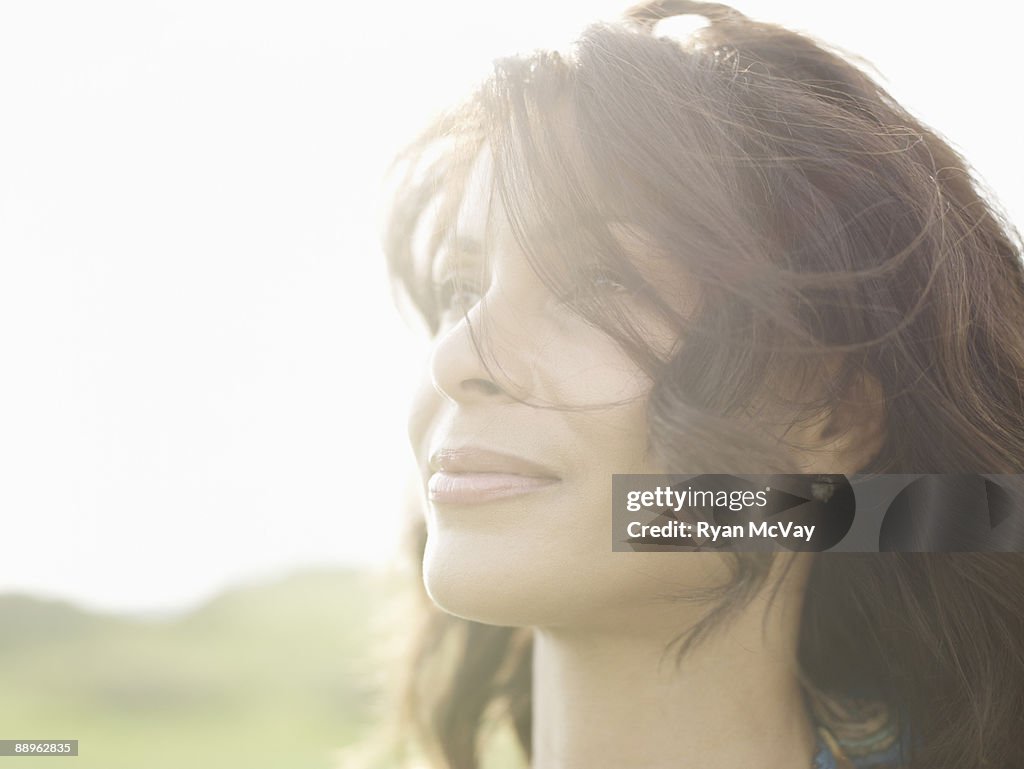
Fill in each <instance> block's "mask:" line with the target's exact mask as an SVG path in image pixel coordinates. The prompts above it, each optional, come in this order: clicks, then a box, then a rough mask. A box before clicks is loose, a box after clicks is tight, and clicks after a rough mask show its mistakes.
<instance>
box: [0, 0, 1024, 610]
mask: <svg viewBox="0 0 1024 769" xmlns="http://www.w3.org/2000/svg"><path fill="white" fill-rule="evenodd" d="M736 5H737V7H739V8H740V9H741V10H744V11H745V12H747V13H749V14H751V15H754V16H757V17H759V18H764V19H768V20H772V21H778V22H781V23H785V24H788V25H790V26H794V27H796V28H799V29H802V30H805V31H810V32H812V33H814V34H816V35H818V36H819V37H821V38H823V39H825V40H827V41H830V42H833V43H835V44H837V45H840V46H842V47H844V48H846V49H848V50H850V51H854V52H857V53H860V54H862V55H864V56H865V57H867V58H868V59H869V60H871V61H873V62H874V63H875V64H876V66H877V67H878V68H879V69H880V70H881V72H882V73H883V74H884V75H885V76H886V78H887V80H886V82H887V84H888V86H889V87H890V90H891V91H892V92H893V93H894V95H895V96H896V97H897V98H899V99H901V100H902V101H903V102H904V103H905V104H907V106H909V107H910V108H911V109H913V110H915V111H916V112H917V113H918V114H919V115H920V116H922V117H923V118H924V119H925V120H926V121H927V122H929V123H931V124H932V125H933V126H935V127H937V128H938V129H939V130H941V131H942V132H943V133H944V134H945V135H946V136H947V137H948V138H949V139H950V140H952V141H953V142H954V143H955V144H956V145H958V146H959V147H960V148H961V149H962V150H963V152H964V153H965V154H966V155H967V157H968V159H970V160H971V161H972V162H973V164H974V166H975V167H976V168H977V169H978V171H979V173H980V174H981V175H982V177H983V178H984V179H985V180H986V181H987V182H988V184H989V186H990V187H991V188H992V189H993V190H994V191H995V192H996V194H997V195H998V196H999V197H1000V198H1001V199H1002V201H1003V203H1004V205H1005V207H1006V209H1007V210H1008V211H1009V212H1010V214H1011V217H1013V219H1014V221H1016V222H1018V223H1020V222H1021V221H1022V214H1024V181H1022V179H1024V174H1022V173H1021V171H1022V170H1024V169H1022V162H1021V150H1022V146H1021V139H1020V137H1021V130H1020V126H1019V123H1018V120H1019V117H1020V115H1019V112H1018V107H1017V105H1018V103H1019V94H1020V84H1019V75H1020V67H1019V60H1018V56H1019V46H1020V41H1019V39H1018V38H1019V29H1020V26H1019V23H1015V22H1014V21H1013V20H1012V19H1009V18H1007V17H1006V16H1007V12H1008V11H1007V9H1008V8H1010V7H1011V6H1009V5H1008V4H1006V3H997V2H988V1H986V2H975V3H973V4H972V5H971V8H970V11H971V13H970V15H969V16H968V15H963V14H961V15H942V14H940V13H939V12H938V10H937V6H936V5H935V4H934V3H930V2H922V1H918V0H915V1H914V2H902V3H892V2H883V1H882V0H865V1H864V2H859V3H846V4H842V3H822V2H820V1H819V2H795V1H793V2H789V1H786V0H779V2H762V3H759V4H758V3H750V2H737V3H736ZM623 7H624V3H620V2H608V0H592V1H590V2H572V1H570V0H560V2H558V3H552V2H551V1H550V0H544V1H543V2H541V1H538V0H520V1H519V2H516V3H513V4H507V3H504V4H501V3H498V4H496V3H481V2H467V1H466V0H432V2H427V3H425V2H422V1H420V0H415V1H414V0H389V2H387V3H372V2H371V3H355V2H345V3H339V2H336V1H335V0H330V1H329V2H328V1H327V0H290V2H283V1H281V0H278V2H266V1H265V0H260V1H258V2H254V1H253V0H247V1H246V2H242V0H149V1H148V2H145V3H139V2H135V1H134V0H116V1H115V0H93V1H92V2H89V3H82V2H76V1H74V0H32V1H31V2H30V1H29V0H22V1H21V2H17V1H12V2H5V3H4V4H3V5H2V6H0V104H2V110H3V111H2V118H0V356H2V358H0V359H2V363H0V365H2V368H0V542H2V543H3V547H2V558H0V591H3V590H29V591H32V592H34V593H37V594H41V595H48V596H62V597H68V598H72V599H75V600H77V601H79V602H81V603H83V604H85V605H87V606H90V607H95V608H109V609H129V610H145V611H161V610H171V609H176V608H181V607H185V606H188V605H191V604H193V603H194V602H196V601H199V600H201V599H203V598H205V597H207V596H208V595H210V594H211V593H213V592H215V591H217V590H219V589H221V588H222V587H224V586H225V585H227V584H230V583H233V582H237V581H240V580H247V579H251V578H263V577H267V576H273V575H276V574H281V573H284V572H286V571H287V570H289V569H291V568H294V567H298V566H309V565H321V564H324V565H326V564H336V563H350V562H360V563H365V564H381V563H385V562H387V561H388V559H390V558H392V557H393V554H394V551H395V547H396V543H397V532H398V520H399V514H398V512H397V511H398V508H399V503H398V502H399V496H400V491H401V488H402V485H403V482H404V478H405V477H406V475H407V474H408V472H409V467H410V463H411V460H410V454H409V452H408V449H407V448H406V444H405V415H404V407H405V406H404V404H405V403H406V401H407V399H408V396H409V392H410V383H411V381H412V379H413V377H414V376H415V375H416V371H417V369H418V367H419V365H420V362H421V360H422V351H421V350H420V348H419V347H418V345H417V339H416V338H415V337H414V336H412V335H411V334H410V332H408V331H406V330H405V329H404V327H403V326H402V324H401V321H400V320H399V319H398V318H397V317H396V315H395V313H394V311H393V310H392V308H391V306H390V304H389V300H388V296H387V289H386V284H385V278H384V268H383V264H382V258H381V255H380V253H379V249H378V246H377V241H376V237H377V226H378V221H379V215H378V210H379V202H380V192H379V189H380V184H379V183H380V179H381V176H382V173H383V171H384V167H385V164H386V162H387V160H388V159H389V158H390V156H391V155H392V153H393V152H394V151H395V150H396V149H397V148H398V147H399V146H400V145H401V144H402V143H403V142H404V141H405V140H406V139H408V138H409V137H410V136H411V135H412V134H413V132H414V130H415V129H416V128H417V127H418V126H420V125H421V124H422V123H423V122H424V121H425V120H426V118H427V116H428V115H429V114H430V113H431V111H433V110H435V109H437V108H439V107H441V106H443V105H445V104H447V103H448V102H449V101H450V100H452V99H453V98H455V97H457V96H459V95H461V94H462V93H463V92H464V91H465V90H466V88H467V87H468V86H469V85H470V84H471V83H472V82H473V81H475V80H476V79H477V78H478V77H480V76H481V75H483V74H484V73H485V72H486V71H487V69H488V67H489V62H490V60H491V59H493V58H495V57H497V56H499V55H506V54H510V53H513V52H515V51H518V50H523V49H528V48H533V47H537V46H545V45H555V46H560V45H561V44H562V43H563V42H564V41H566V40H569V39H571V38H572V37H574V36H575V33H576V32H577V31H578V30H579V29H581V28H582V26H583V25H584V24H585V23H587V22H589V21H593V20H596V19H598V18H602V17H612V16H614V15H616V14H617V13H618V12H619V11H620V10H621V9H622V8H623ZM1018 22H1019V19H1018Z"/></svg>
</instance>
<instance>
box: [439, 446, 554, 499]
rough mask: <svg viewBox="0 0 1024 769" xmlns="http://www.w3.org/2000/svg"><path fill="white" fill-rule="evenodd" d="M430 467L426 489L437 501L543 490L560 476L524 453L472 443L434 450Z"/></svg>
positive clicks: (497, 496) (492, 496) (511, 495)
mask: <svg viewBox="0 0 1024 769" xmlns="http://www.w3.org/2000/svg"><path fill="white" fill-rule="evenodd" d="M430 470H431V471H432V472H431V476H430V480H429V481H428V482H427V492H428V496H429V498H430V501H431V502H434V503H435V504H462V505H465V504H481V503H484V502H489V501H492V500H497V499H505V498H508V497H515V496H520V495H522V494H529V493H532V492H535V491H540V490H541V489H544V488H547V487H550V486H553V485H554V484H557V483H559V482H560V480H561V479H560V478H559V477H558V476H557V475H555V473H554V472H553V471H552V470H551V469H550V468H547V467H545V466H543V465H541V464H538V463H536V462H533V461H531V460H528V459H526V458H524V457H520V456H516V455H514V454H506V453H502V452H498V451H492V450H490V449H484V448H479V447H473V446H468V447H461V448H441V449H439V450H437V451H435V452H434V453H433V454H432V455H431V457H430Z"/></svg>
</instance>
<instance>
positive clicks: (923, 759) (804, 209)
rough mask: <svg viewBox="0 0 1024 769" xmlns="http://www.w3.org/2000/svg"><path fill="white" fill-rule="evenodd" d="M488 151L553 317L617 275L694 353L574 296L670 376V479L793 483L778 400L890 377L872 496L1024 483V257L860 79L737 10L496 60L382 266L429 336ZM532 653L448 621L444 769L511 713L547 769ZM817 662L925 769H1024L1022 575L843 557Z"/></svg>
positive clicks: (466, 760) (435, 699) (435, 685)
mask: <svg viewBox="0 0 1024 769" xmlns="http://www.w3.org/2000/svg"><path fill="white" fill-rule="evenodd" d="M678 14H697V15H700V16H703V17H705V18H706V19H707V20H708V22H709V23H708V24H707V25H706V26H705V27H703V28H702V29H700V30H699V31H698V32H696V33H695V34H694V35H693V36H692V37H691V38H690V39H688V40H686V41H679V40H675V39H671V38H668V37H662V36H658V35H656V34H655V33H654V31H655V25H656V22H657V21H658V20H659V19H661V18H664V17H667V16H672V15H678ZM484 146H487V147H489V148H490V150H491V152H492V154H493V158H494V174H493V194H497V195H499V196H500V197H501V200H502V203H503V204H504V207H505V209H506V211H507V212H508V216H509V221H510V224H511V226H512V230H513V233H514V234H515V236H516V238H517V240H518V241H519V245H520V246H521V247H522V249H523V251H524V253H525V254H526V255H527V257H528V258H529V259H530V260H531V263H532V264H533V265H534V267H535V269H536V270H537V271H538V274H540V275H541V276H542V277H544V278H545V280H547V281H548V282H549V283H550V284H551V286H552V288H553V289H554V290H557V291H559V292H564V291H565V290H566V285H565V280H566V278H565V276H566V275H572V274H573V270H574V269H577V267H575V266H574V265H578V263H579V261H580V260H579V259H578V255H579V254H583V253H585V254H589V255H593V258H594V259H596V260H598V261H599V262H600V263H602V264H603V265H605V266H607V267H609V268H613V269H614V270H615V271H616V274H617V275H619V276H621V277H622V280H623V282H625V283H627V284H628V285H630V286H632V287H633V288H634V289H635V290H642V291H645V292H646V293H645V296H647V297H649V299H650V301H651V302H652V303H653V304H654V305H655V306H656V307H657V308H658V311H659V312H660V313H661V314H662V315H663V317H664V318H665V319H666V320H668V321H670V322H671V323H672V324H674V327H675V328H677V329H678V332H679V340H680V343H679V344H678V345H677V346H676V348H674V349H673V351H672V353H671V355H670V356H669V357H667V358H666V357H665V356H664V355H659V354H657V353H656V351H654V350H652V349H650V348H649V347H648V345H647V344H646V343H645V337H644V334H643V330H642V329H640V328H638V327H636V326H635V325H634V324H633V322H632V319H631V318H630V317H629V314H628V313H623V312H621V311H619V310H618V309H617V307H616V306H615V303H614V302H610V301H607V299H606V298H605V297H602V296H600V295H594V294H589V293H586V292H583V293H582V294H579V295H577V301H576V302H575V306H576V308H577V310H578V311H579V312H580V313H581V314H582V315H584V316H585V317H587V318H588V319H590V320H592V321H593V322H594V323H596V324H598V325H599V326H600V327H601V328H603V329H605V330H606V331H607V332H608V333H609V334H611V335H612V336H613V337H615V338H616V339H617V340H619V341H620V343H621V344H622V345H623V346H624V347H625V348H626V349H627V350H629V351H630V352H631V353H632V354H633V355H634V356H635V358H636V360H637V361H638V362H639V363H640V364H641V365H643V366H644V368H645V369H646V370H647V371H648V372H649V373H651V375H652V376H653V378H654V382H655V383H654V387H653V390H652V392H651V397H650V405H649V410H648V421H649V435H650V445H651V448H652V451H654V452H655V453H656V454H657V456H658V457H660V458H661V459H662V460H663V461H664V463H665V465H666V466H667V467H673V468H680V470H679V471H680V472H682V471H685V472H727V471H732V472H743V471H746V472H768V471H775V470H781V471H783V472H788V471H792V468H790V467H781V466H780V464H779V462H778V460H777V459H776V456H777V454H778V452H777V448H776V447H774V446H769V445H767V444H765V445H760V444H757V443H754V444H752V443H751V441H750V436H749V434H747V433H746V432H744V431H741V430H739V429H738V427H737V425H738V418H739V417H743V418H757V416H758V414H759V413H760V412H758V411H757V409H756V408H755V406H754V404H763V403H773V404H783V405H786V406H787V407H789V408H792V409H796V410H797V413H798V414H813V413H818V412H820V411H821V410H823V409H831V408H834V407H835V406H836V405H837V404H838V403H839V402H840V401H841V400H842V399H843V398H844V397H846V396H847V394H848V393H849V392H851V388H854V387H855V385H856V383H857V382H858V380H859V378H860V377H861V376H862V375H863V374H864V373H865V372H867V373H870V374H871V375H872V376H873V377H875V378H876V379H877V381H878V382H879V383H880V385H881V389H882V391H883V392H884V397H885V410H886V417H885V418H886V421H887V427H888V430H887V437H886V440H885V443H884V445H883V447H882V449H881V451H880V452H879V453H878V455H877V456H876V457H875V458H874V459H873V460H872V461H871V462H870V464H869V465H868V466H867V467H865V468H863V469H862V472H893V473H897V472H898V473H947V472H955V473H1021V472H1024V267H1022V263H1021V245H1020V236H1019V235H1018V234H1017V233H1016V232H1015V231H1014V230H1013V228H1012V227H1011V226H1010V224H1009V223H1008V222H1007V221H1006V219H1005V217H1004V216H1003V215H1001V214H1000V212H999V211H998V209H997V208H996V207H995V205H994V204H993V203H992V202H991V201H989V200H986V196H983V194H982V189H983V188H982V187H981V185H980V182H979V181H978V180H977V179H976V178H974V177H973V176H972V174H971V171H970V169H969V167H968V166H967V164H966V163H965V161H964V160H963V159H962V158H961V157H959V155H958V154H957V153H956V152H955V151H954V150H953V149H951V148H950V146H949V145H948V144H947V143H946V142H944V141H943V140H942V139H941V138H940V137H939V136H938V135H936V133H935V132H933V131H932V130H930V129H929V128H928V127H926V126H924V125H923V124H922V123H921V122H920V121H918V120H917V119H915V118H914V117H913V116H912V115H910V114H909V113H908V112H907V111H906V110H904V109H903V108H902V107H901V106H900V105H899V104H897V103H896V102H895V101H894V100H893V99H892V97H891V96H890V95H889V94H888V93H887V92H886V91H885V90H884V89H883V88H882V87H880V86H879V85H878V84H877V83H876V82H875V81H874V80H873V79H872V78H870V77H869V76H868V75H867V74H865V73H864V72H863V71H862V70H861V69H859V68H858V67H857V66H854V64H852V63H851V62H850V61H849V57H846V56H842V55H839V54H837V53H836V52H834V51H832V50H829V49H828V48H826V47H825V46H824V45H822V44H820V43H818V42H815V41H813V40H811V39H810V38H808V37H806V36H804V35H801V34H797V33H795V32H793V31H790V30H787V29H784V28H781V27H779V26H775V25H771V24H766V23H761V22H757V21H753V20H751V19H748V18H747V17H745V16H743V15H742V14H740V13H738V12H737V11H735V10H733V9H731V8H729V7H728V6H724V5H719V4H713V3H695V2H669V1H668V0H666V1H665V2H650V3H647V4H645V5H641V6H637V7H636V8H634V9H632V10H631V11H629V12H628V13H627V15H626V18H625V19H624V20H623V22H621V23H617V24H600V25H595V26H592V27H590V28H588V29H587V30H586V31H585V33H584V34H583V36H582V37H581V38H580V39H579V40H578V41H577V43H576V44H575V46H574V48H573V50H572V51H571V52H570V53H568V54H560V53H556V52H537V53H534V54H532V55H529V56H522V57H513V58H507V59H503V60H500V61H498V62H496V65H495V72H494V74H493V76H492V77H490V78H489V79H488V80H487V81H486V82H485V83H483V84H482V85H481V86H480V87H479V89H478V90H477V91H476V92H475V93H474V94H473V95H472V96H471V98H470V99H469V100H467V101H466V102H465V103H464V104H462V105H460V106H459V107H458V108H457V109H454V110H452V111H450V112H448V113H445V114H444V115H442V116H440V117H439V118H438V119H437V120H436V121H435V122H434V124H433V125H431V126H430V127H429V129H428V130H427V131H426V132H425V133H424V134H423V135H422V136H421V137H420V138H419V139H418V140H417V141H416V142H415V143H414V144H413V145H412V146H411V147H410V148H409V150H408V151H407V152H406V153H404V154H403V155H402V156H401V158H400V160H401V161H403V162H404V163H405V164H406V166H405V167H406V169H407V174H406V175H405V177H404V179H403V180H402V182H401V184H400V185H399V187H398V191H397V194H396V196H395V200H394V205H393V207H392V210H391V217H390V220H389V223H388V226H387V229H386V231H385V250H386V253H387V257H388V262H389V266H390V269H391V271H392V274H393V276H394V278H395V282H396V286H398V287H400V289H401V291H402V293H403V294H404V296H406V297H408V298H409V299H410V300H411V302H412V304H413V305H414V306H415V307H416V308H417V309H418V311H419V312H420V313H421V315H422V317H423V318H424V319H425V320H426V322H427V324H428V326H429V327H430V328H431V329H432V330H433V331H436V330H437V328H438V305H437V298H436V296H435V294H434V289H433V287H432V286H431V285H430V281H429V279H428V273H427V272H426V271H425V269H426V265H428V264H429V262H430V260H431V259H432V258H433V255H434V254H435V253H436V252H437V250H438V249H440V248H442V247H443V246H444V243H445V238H446V237H449V236H450V234H451V229H452V226H451V225H452V223H453V221H454V219H455V217H456V215H457V211H458V205H459V202H460V197H461V195H462V194H463V191H464V189H465V183H466V179H467V175H468V173H469V167H470V164H471V162H472V160H473V159H474V158H476V157H477V156H478V155H479V152H480V150H481V149H482V148H483V147H484ZM566 222H572V223H573V226H571V227H566V226H565V223H566ZM616 223H625V224H626V225H627V226H628V228H629V231H630V232H631V233H634V234H635V235H636V236H637V237H639V238H641V239H642V241H643V244H644V246H645V247H647V248H649V249H650V250H651V252H653V253H656V254H658V255H660V256H663V257H665V258H667V259H670V260H671V261H672V262H673V263H674V264H676V265H678V266H680V267H681V268H682V269H684V270H685V271H686V273H687V274H688V275H689V276H692V278H693V280H694V281H696V284H697V285H699V286H700V291H699V295H700V302H699V307H698V308H697V312H695V313H693V314H692V315H687V317H682V314H681V313H680V312H679V307H678V306H675V305H674V304H673V301H672V297H666V296H664V295H663V292H659V291H658V287H657V286H652V285H650V283H649V282H648V281H646V279H645V277H644V275H643V274H642V271H641V270H639V269H637V267H636V265H635V263H634V262H635V259H633V258H631V256H630V254H629V253H628V251H627V249H626V248H625V247H624V245H623V242H622V239H621V237H617V234H616V233H617V231H616ZM424 233H426V236H424ZM552 235H558V237H557V238H552V237H551V236H552ZM553 244H556V245H553ZM423 254H426V259H425V260H424V259H423ZM573 255H577V258H574V256H573ZM563 268H564V269H563ZM572 280H575V279H574V278H570V281H572ZM835 356H839V357H838V359H839V360H840V362H841V363H840V365H839V366H838V367H830V368H828V369H827V371H828V372H829V373H830V375H831V379H830V380H829V382H828V386H827V387H825V388H824V390H823V392H821V393H820V394H818V395H816V396H814V397H811V396H808V395H806V393H805V390H804V388H803V387H802V386H800V383H801V381H802V377H804V376H806V375H809V374H810V373H812V372H820V371H821V370H823V369H822V368H821V367H822V365H823V364H822V362H823V361H824V360H825V359H826V358H829V359H835ZM694 361H700V365H694ZM794 393H799V394H800V395H799V397H794ZM683 436H686V437H687V439H686V440H683V439H682V437H683ZM692 445H701V446H702V455H701V456H699V457H698V456H694V455H692V454H691V453H689V451H688V447H689V446H692ZM709 447H710V448H711V450H710V451H709ZM755 467H756V468H757V469H756V470H754V469H751V468H755ZM423 535H424V532H423V531H422V529H421V530H419V531H418V536H417V537H416V538H415V544H416V548H417V556H418V557H422V546H423ZM769 565H770V557H767V556H760V555H743V556H740V555H737V556H736V558H735V566H736V576H735V579H734V580H733V581H732V583H731V584H730V586H729V588H728V590H727V591H726V592H724V593H723V594H722V595H721V596H720V600H719V602H718V604H717V606H716V607H715V609H714V610H712V611H710V612H709V613H708V616H707V621H706V622H704V623H702V624H701V625H699V626H698V627H697V628H695V629H694V631H693V632H692V633H691V634H690V635H689V636H688V637H687V638H686V639H685V643H684V644H683V645H682V646H681V651H685V649H686V648H689V645H692V644H693V643H696V642H697V641H698V640H699V639H700V638H702V637H703V636H704V635H705V634H706V633H707V632H709V631H710V630H711V629H713V628H714V627H716V626H721V625H722V624H723V621H724V619H725V618H726V617H727V616H728V613H729V611H731V610H733V609H735V608H736V607H737V606H740V605H743V603H744V600H745V599H746V598H747V597H749V596H750V595H752V594H753V592H754V591H755V590H756V589H757V588H758V587H759V586H760V585H761V584H762V583H763V581H764V579H765V576H766V575H767V573H768V567H769ZM529 633H530V631H529V629H511V628H503V627H492V626H486V625H482V624H479V623H474V622H468V621H465V620H462V619H458V618H454V617H451V616H449V615H446V614H444V613H442V612H440V611H437V610H436V609H435V610H431V611H430V613H429V618H428V619H427V621H426V624H425V626H424V628H423V631H422V633H421V634H420V636H419V641H418V645H417V649H416V652H415V654H414V658H413V666H412V672H413V674H412V676H411V678H410V682H409V687H408V694H409V699H408V704H409V710H408V714H409V715H410V717H411V718H412V720H413V722H414V723H415V724H416V725H417V726H418V727H419V732H420V734H421V736H423V737H425V738H426V742H427V743H428V744H430V745H432V746H434V747H435V748H436V749H437V750H436V753H437V756H438V760H439V763H440V765H442V766H448V767H452V768H453V769H475V767H477V765H478V747H479V744H478V743H479V736H480V732H481V728H482V725H483V724H484V723H485V722H486V721H487V720H488V719H489V718H491V717H492V715H494V714H495V713H496V712H498V711H496V710H495V709H496V708H497V709H500V711H501V712H502V713H504V714H505V715H506V716H507V717H508V718H509V719H510V720H511V723H512V725H513V726H514V728H515V731H516V733H517V734H518V737H519V740H520V742H521V744H522V747H523V749H524V750H525V751H526V753H527V754H529V748H530V743H529V740H530V704H529V703H530V691H529V688H530V651H531V650H530V635H529ZM800 661H801V665H802V668H803V670H804V671H805V672H806V675H807V678H808V681H809V682H810V683H811V684H812V685H813V686H815V687H818V688H820V689H821V690H823V691H835V692H844V691H850V690H854V689H857V690H862V689H864V688H865V686H867V687H869V688H870V689H871V690H872V691H874V692H877V693H878V694H879V695H880V696H882V697H884V698H885V699H886V700H887V701H888V702H889V703H891V704H892V705H893V707H894V709H895V710H896V711H897V712H899V713H900V714H901V715H902V718H903V721H904V727H906V726H907V725H909V728H910V729H912V732H911V734H912V737H913V753H912V755H911V756H909V757H905V763H906V764H907V765H908V766H911V767H914V768H915V769H916V768H917V767H921V768H922V769H923V768H924V767H927V768H928V769H947V768H948V769H953V767H956V768H957V769H969V767H982V766H986V767H1018V766H1024V759H1022V753H1024V750H1022V747H1024V745H1022V741H1024V737H1022V730H1021V729H1020V723H1021V715H1020V714H1021V713H1024V556H1022V555H1019V554H1015V553H998V554H986V553H971V554H967V553H965V554H921V553H916V554H915V553H885V554H875V555H870V554H867V555H848V554H843V555H840V554H830V555H823V556H822V555H819V556H817V557H816V561H815V565H814V566H813V570H812V574H811V577H810V582H809V587H808V593H807V600H806V603H805V608H804V617H803V623H802V628H801V641H800ZM438 671H440V672H438Z"/></svg>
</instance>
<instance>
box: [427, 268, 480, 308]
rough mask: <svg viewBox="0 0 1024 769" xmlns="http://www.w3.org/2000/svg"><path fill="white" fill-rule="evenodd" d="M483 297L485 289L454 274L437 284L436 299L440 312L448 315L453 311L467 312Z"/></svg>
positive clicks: (435, 288) (435, 289)
mask: <svg viewBox="0 0 1024 769" xmlns="http://www.w3.org/2000/svg"><path fill="white" fill-rule="evenodd" d="M482 298H483V290H482V289H481V288H480V287H479V286H476V285H474V284H473V283H472V281H466V280H463V279H461V278H460V277H459V276H457V275H452V276H451V277H448V278H446V279H445V280H442V281H440V282H439V283H437V284H435V287H434V301H435V306H436V307H437V309H438V312H440V313H441V315H447V314H448V313H451V312H458V313H460V314H465V313H466V312H468V311H469V309H470V308H471V307H472V306H473V305H475V304H476V303H477V302H479V301H480V300H481V299H482Z"/></svg>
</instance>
